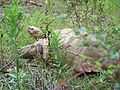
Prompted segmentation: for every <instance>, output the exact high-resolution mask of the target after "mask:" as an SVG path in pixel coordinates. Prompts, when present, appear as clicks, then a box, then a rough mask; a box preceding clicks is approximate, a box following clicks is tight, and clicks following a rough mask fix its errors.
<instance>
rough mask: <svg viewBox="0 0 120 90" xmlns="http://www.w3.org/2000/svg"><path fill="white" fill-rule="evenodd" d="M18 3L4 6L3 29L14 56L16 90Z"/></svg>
mask: <svg viewBox="0 0 120 90" xmlns="http://www.w3.org/2000/svg"><path fill="white" fill-rule="evenodd" d="M18 3H19V0H12V3H11V4H10V5H7V6H5V8H4V20H3V27H4V29H5V31H6V34H7V36H8V38H9V41H10V43H9V44H10V47H11V52H12V53H13V54H14V57H13V60H14V61H15V62H16V78H17V89H18V90H20V84H19V55H18V51H17V37H18V35H19V33H20V30H21V26H20V24H21V23H20V22H21V19H22V12H21V9H20V6H19V4H18Z"/></svg>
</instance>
